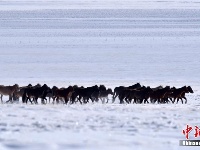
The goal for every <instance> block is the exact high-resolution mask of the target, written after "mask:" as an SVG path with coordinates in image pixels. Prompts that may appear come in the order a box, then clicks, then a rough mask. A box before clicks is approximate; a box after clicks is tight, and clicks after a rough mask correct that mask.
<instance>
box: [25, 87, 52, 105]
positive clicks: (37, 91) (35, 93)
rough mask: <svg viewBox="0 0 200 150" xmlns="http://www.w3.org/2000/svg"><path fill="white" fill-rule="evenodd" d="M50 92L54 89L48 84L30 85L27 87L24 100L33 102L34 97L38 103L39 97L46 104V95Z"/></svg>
mask: <svg viewBox="0 0 200 150" xmlns="http://www.w3.org/2000/svg"><path fill="white" fill-rule="evenodd" d="M50 92H52V90H51V89H50V88H49V87H48V86H47V85H46V84H44V85H43V86H42V87H29V88H26V89H25V91H24V94H23V97H22V99H23V100H22V101H23V102H26V103H27V102H28V100H29V101H30V102H31V103H32V101H31V98H33V100H34V102H35V104H38V102H37V99H38V98H41V102H42V104H45V102H44V100H46V101H47V99H46V96H47V94H48V93H50Z"/></svg>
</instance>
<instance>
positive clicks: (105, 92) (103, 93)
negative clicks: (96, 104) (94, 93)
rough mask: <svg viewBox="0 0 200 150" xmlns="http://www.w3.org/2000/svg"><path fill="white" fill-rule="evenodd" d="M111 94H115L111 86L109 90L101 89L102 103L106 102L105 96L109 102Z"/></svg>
mask: <svg viewBox="0 0 200 150" xmlns="http://www.w3.org/2000/svg"><path fill="white" fill-rule="evenodd" d="M109 94H111V95H113V92H112V89H111V88H108V89H107V90H105V91H101V92H100V93H99V98H100V99H101V101H102V103H104V102H105V98H106V99H107V102H106V103H108V95H109Z"/></svg>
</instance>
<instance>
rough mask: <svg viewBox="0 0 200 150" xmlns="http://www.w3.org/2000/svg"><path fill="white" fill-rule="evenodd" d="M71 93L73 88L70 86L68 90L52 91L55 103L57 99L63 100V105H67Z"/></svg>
mask: <svg viewBox="0 0 200 150" xmlns="http://www.w3.org/2000/svg"><path fill="white" fill-rule="evenodd" d="M73 92H74V88H73V87H72V86H69V87H68V88H61V89H55V90H54V91H53V93H54V96H55V97H56V101H57V100H58V99H59V98H64V101H65V104H68V101H69V99H70V98H71V96H72V93H73ZM53 103H54V101H53Z"/></svg>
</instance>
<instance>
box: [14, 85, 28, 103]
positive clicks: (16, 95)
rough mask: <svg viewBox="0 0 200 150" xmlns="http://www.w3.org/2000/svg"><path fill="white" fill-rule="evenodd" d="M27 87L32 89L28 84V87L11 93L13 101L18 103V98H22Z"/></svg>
mask: <svg viewBox="0 0 200 150" xmlns="http://www.w3.org/2000/svg"><path fill="white" fill-rule="evenodd" d="M29 87H32V85H31V84H28V86H23V87H19V90H17V91H15V92H14V93H13V100H14V101H19V98H20V97H22V96H23V94H24V91H25V89H26V88H29Z"/></svg>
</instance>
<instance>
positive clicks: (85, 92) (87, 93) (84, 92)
mask: <svg viewBox="0 0 200 150" xmlns="http://www.w3.org/2000/svg"><path fill="white" fill-rule="evenodd" d="M75 92H76V93H77V94H78V96H79V98H78V100H79V101H80V100H81V98H83V102H84V103H87V102H89V99H91V101H92V102H94V99H93V98H92V93H94V92H99V87H98V86H97V85H95V86H92V87H87V88H77V89H75Z"/></svg>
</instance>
